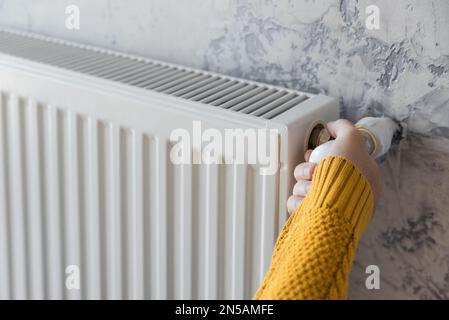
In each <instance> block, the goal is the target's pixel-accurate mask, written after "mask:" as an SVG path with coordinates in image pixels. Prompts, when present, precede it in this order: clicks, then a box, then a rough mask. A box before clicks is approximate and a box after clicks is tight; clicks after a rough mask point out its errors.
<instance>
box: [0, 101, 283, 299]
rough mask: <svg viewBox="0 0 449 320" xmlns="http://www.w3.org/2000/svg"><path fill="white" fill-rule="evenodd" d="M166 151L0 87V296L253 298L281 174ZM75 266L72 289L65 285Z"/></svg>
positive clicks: (113, 126)
mask: <svg viewBox="0 0 449 320" xmlns="http://www.w3.org/2000/svg"><path fill="white" fill-rule="evenodd" d="M169 148H170V144H169V142H168V139H167V137H165V136H159V135H149V134H148V133H145V132H141V131H139V130H137V129H134V128H127V127H124V126H121V125H120V124H118V123H112V122H105V121H103V120H100V119H97V118H95V117H93V116H86V115H80V114H77V113H75V112H74V111H70V110H66V109H64V108H62V107H60V106H55V105H49V104H44V103H42V102H40V101H35V100H33V99H29V98H25V97H20V96H17V95H15V94H13V93H10V92H1V97H0V161H1V162H0V249H1V250H0V281H1V282H0V299H8V298H14V299H22V298H29V299H142V298H146V299H157V298H158V299H164V298H175V299H205V298H209V299H210V298H218V299H220V298H221V299H230V298H233V299H238V298H250V297H251V296H252V294H253V293H254V290H255V289H256V288H257V285H258V284H259V283H260V280H261V278H262V276H263V272H264V270H266V267H267V263H268V262H269V260H270V257H269V256H267V255H266V254H265V252H270V250H267V248H271V247H272V245H273V242H274V235H275V233H276V228H277V226H276V225H275V221H276V220H277V213H276V212H277V208H275V205H274V204H275V203H277V202H276V201H277V199H275V197H277V195H276V194H277V193H278V192H277V190H273V189H272V188H273V186H276V185H278V184H279V181H278V179H279V174H276V175H272V176H266V177H263V176H261V175H259V173H258V169H257V168H256V167H254V166H250V165H230V164H227V165H174V164H172V163H171V161H169V160H168V156H169V150H170V149H169ZM6 155H7V156H6ZM196 186H199V187H196ZM260 199H265V200H264V202H263V203H260ZM73 266H75V267H79V272H80V279H81V282H80V290H76V289H69V288H68V287H67V285H69V286H70V285H73V283H72V282H70V281H69V280H70V279H71V278H70V275H71V274H73V272H74V269H73ZM68 282H69V283H68Z"/></svg>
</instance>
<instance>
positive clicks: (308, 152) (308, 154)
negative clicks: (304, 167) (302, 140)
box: [304, 149, 313, 162]
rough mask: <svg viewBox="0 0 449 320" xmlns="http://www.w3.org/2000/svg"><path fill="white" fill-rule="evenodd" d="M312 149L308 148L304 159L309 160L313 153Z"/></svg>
mask: <svg viewBox="0 0 449 320" xmlns="http://www.w3.org/2000/svg"><path fill="white" fill-rule="evenodd" d="M312 151H313V150H312V149H308V150H307V151H306V153H304V159H305V160H306V161H307V162H309V158H310V155H311V154H312Z"/></svg>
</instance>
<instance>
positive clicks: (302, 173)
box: [294, 162, 316, 181]
mask: <svg viewBox="0 0 449 320" xmlns="http://www.w3.org/2000/svg"><path fill="white" fill-rule="evenodd" d="M315 167H316V163H312V162H303V163H300V164H298V165H297V166H296V168H295V172H294V176H295V178H296V180H298V181H299V180H312V176H313V170H315Z"/></svg>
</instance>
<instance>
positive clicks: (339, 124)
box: [326, 119, 355, 138]
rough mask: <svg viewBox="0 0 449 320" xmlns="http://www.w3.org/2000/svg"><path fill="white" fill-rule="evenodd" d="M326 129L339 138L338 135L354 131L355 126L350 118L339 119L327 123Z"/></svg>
mask: <svg viewBox="0 0 449 320" xmlns="http://www.w3.org/2000/svg"><path fill="white" fill-rule="evenodd" d="M326 129H327V131H329V134H330V135H331V136H332V137H334V138H337V137H338V136H341V135H344V134H345V133H349V132H352V130H354V129H355V127H354V125H353V124H352V122H351V121H349V120H346V119H338V120H335V121H331V122H329V123H327V125H326Z"/></svg>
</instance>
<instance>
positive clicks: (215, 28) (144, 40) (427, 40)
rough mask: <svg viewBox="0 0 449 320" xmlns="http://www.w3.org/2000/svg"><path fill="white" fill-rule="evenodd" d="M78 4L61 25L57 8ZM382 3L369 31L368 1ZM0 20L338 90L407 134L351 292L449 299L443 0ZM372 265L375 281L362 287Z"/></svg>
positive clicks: (346, 0)
mask: <svg viewBox="0 0 449 320" xmlns="http://www.w3.org/2000/svg"><path fill="white" fill-rule="evenodd" d="M69 4H76V5H78V6H79V7H80V10H81V28H80V30H68V29H66V28H65V18H66V16H65V14H64V11H65V7H66V6H67V5H69ZM371 4H375V5H377V6H378V7H379V9H380V29H379V30H368V29H366V27H365V19H366V17H367V15H366V13H365V8H366V7H367V6H368V5H371ZM0 25H4V26H10V27H16V28H20V29H23V30H29V31H34V32H39V33H42V34H47V35H52V36H58V37H61V38H65V39H70V40H76V41H81V42H84V43H89V44H95V45H98V46H103V47H108V48H112V49H116V50H120V51H125V52H130V53H135V54H139V55H143V56H148V57H153V58H158V59H162V60H166V61H170V62H176V63H181V64H184V65H189V66H194V67H199V68H203V69H209V70H212V71H217V72H222V73H225V74H230V75H234V76H240V77H243V78H248V79H254V80H259V81H262V82H268V83H273V84H278V85H282V86H286V87H290V88H295V89H302V90H307V91H311V92H323V93H326V94H328V95H331V96H335V97H339V98H340V101H341V106H342V116H344V117H348V118H350V119H352V120H356V119H358V118H360V117H362V116H364V115H380V114H385V115H388V116H392V117H394V118H395V119H397V120H400V121H401V122H402V123H403V125H404V126H406V127H407V128H408V132H409V133H408V135H407V137H406V138H405V139H403V140H402V141H401V142H400V143H399V145H396V146H395V147H394V149H393V150H392V151H391V152H390V154H389V155H388V156H387V157H385V158H384V159H383V160H382V163H381V169H382V175H383V181H384V185H385V194H384V197H383V199H382V200H381V202H380V204H379V206H378V208H377V210H376V214H375V217H374V219H373V223H372V225H371V226H370V227H369V229H368V231H367V232H366V234H365V236H364V238H363V240H362V243H361V244H360V248H359V252H358V256H357V261H356V263H355V265H354V268H353V272H352V275H351V284H350V294H349V296H350V298H354V299H359V298H399V299H408V298H427V299H429V298H430V299H438V298H445V299H449V37H448V35H447V32H448V30H449V2H448V1H447V0H431V1H430V0H429V1H423V0H397V1H388V0H377V1H376V0H370V1H366V0H339V1H337V0H296V1H295V0H259V1H250V0H233V1H231V0H229V1H228V0H207V1H206V0H181V1H180V0H152V1H147V0H134V1H125V0H109V1H108V0H96V1H91V0H76V1H75V0H73V1H65V0H64V1H62V0H39V1H32V0H0ZM370 264H375V265H378V266H379V268H380V272H381V283H380V285H381V288H380V290H367V289H366V288H365V279H366V276H367V275H366V274H365V268H366V266H367V265H370Z"/></svg>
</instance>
